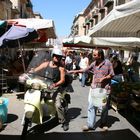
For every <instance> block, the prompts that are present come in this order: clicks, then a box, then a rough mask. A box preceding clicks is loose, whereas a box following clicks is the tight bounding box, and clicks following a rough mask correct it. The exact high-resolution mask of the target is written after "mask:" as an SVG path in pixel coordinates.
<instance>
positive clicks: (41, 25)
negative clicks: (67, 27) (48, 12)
mask: <svg viewBox="0 0 140 140" xmlns="http://www.w3.org/2000/svg"><path fill="white" fill-rule="evenodd" d="M7 22H8V24H12V25H15V26H16V25H17V26H25V27H27V28H33V29H35V30H37V31H38V32H39V34H40V36H41V37H42V41H44V42H46V41H47V39H48V38H54V39H55V38H56V33H55V26H54V22H53V20H51V19H38V18H27V19H9V20H7ZM45 35H46V36H45ZM43 37H44V38H43ZM45 37H46V39H45ZM40 42H41V40H40Z"/></svg>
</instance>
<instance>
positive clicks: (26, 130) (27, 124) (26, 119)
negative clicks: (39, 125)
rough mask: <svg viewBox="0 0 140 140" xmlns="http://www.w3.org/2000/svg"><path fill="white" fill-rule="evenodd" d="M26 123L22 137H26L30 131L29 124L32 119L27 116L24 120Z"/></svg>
mask: <svg viewBox="0 0 140 140" xmlns="http://www.w3.org/2000/svg"><path fill="white" fill-rule="evenodd" d="M24 121H25V122H24V125H23V130H22V134H21V138H22V139H24V138H25V137H26V135H27V133H28V126H29V124H30V119H28V118H26V117H25V120H24Z"/></svg>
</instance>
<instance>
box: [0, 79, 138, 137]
mask: <svg viewBox="0 0 140 140" xmlns="http://www.w3.org/2000/svg"><path fill="white" fill-rule="evenodd" d="M72 87H73V90H74V92H71V93H70V94H71V104H70V105H69V111H68V114H69V120H70V122H69V130H68V131H63V129H62V127H61V125H56V126H54V127H53V128H51V129H50V130H48V131H45V130H43V131H44V134H41V133H40V134H37V135H31V137H29V138H34V139H41V140H45V139H48V140H54V139H59V140H64V139H67V140H72V139H73V140H76V139H79V140H91V139H96V140H112V139H114V140H118V139H119V140H124V139H127V140H138V139H139V138H140V132H139V131H138V130H136V129H135V128H134V127H133V126H132V125H131V124H130V123H129V122H128V121H127V120H126V119H125V118H124V117H122V116H121V115H120V114H119V113H116V112H115V111H114V110H112V109H110V110H109V121H108V122H109V124H108V125H109V131H108V132H102V130H101V128H99V127H97V129H96V130H95V131H90V132H82V129H81V127H82V126H83V125H85V124H86V120H87V97H88V90H89V86H86V87H81V86H80V83H79V81H78V79H77V80H74V81H73V83H72ZM3 96H5V97H7V98H8V99H9V105H8V122H7V126H5V127H4V130H2V131H1V132H0V139H1V140H9V139H13V140H15V139H16V140H18V139H20V135H21V131H22V125H21V120H22V115H23V111H24V104H23V96H22V94H21V93H11V94H6V93H5V94H4V95H3ZM98 120H99V116H97V121H98Z"/></svg>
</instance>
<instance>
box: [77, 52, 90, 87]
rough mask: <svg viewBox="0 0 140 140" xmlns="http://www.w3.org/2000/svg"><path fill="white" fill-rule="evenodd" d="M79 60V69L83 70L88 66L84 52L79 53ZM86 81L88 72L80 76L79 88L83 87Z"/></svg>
mask: <svg viewBox="0 0 140 140" xmlns="http://www.w3.org/2000/svg"><path fill="white" fill-rule="evenodd" d="M80 56H81V59H80V63H79V67H80V69H85V68H87V67H88V66H89V59H88V57H87V56H86V52H81V53H80ZM87 79H88V72H86V71H85V72H82V75H81V86H82V87H85V84H86V80H87Z"/></svg>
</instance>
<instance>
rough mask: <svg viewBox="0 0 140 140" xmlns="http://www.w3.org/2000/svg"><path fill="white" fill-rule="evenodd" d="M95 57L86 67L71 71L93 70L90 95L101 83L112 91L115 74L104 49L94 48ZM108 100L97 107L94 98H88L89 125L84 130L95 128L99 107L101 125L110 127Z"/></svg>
mask: <svg viewBox="0 0 140 140" xmlns="http://www.w3.org/2000/svg"><path fill="white" fill-rule="evenodd" d="M93 58H94V62H92V63H91V64H90V65H89V66H88V67H87V68H86V69H82V70H75V71H69V73H81V72H86V71H89V70H90V71H92V72H93V80H92V83H91V87H90V90H89V96H90V95H91V94H92V92H94V89H96V88H97V87H98V85H100V87H101V88H104V89H106V90H108V91H110V90H111V89H110V85H111V78H112V77H113V76H114V70H113V66H112V63H111V62H110V61H109V60H108V59H105V58H104V52H103V50H102V49H94V50H93ZM93 94H94V93H93ZM108 101H109V98H107V99H106V104H104V106H100V107H97V106H95V105H94V104H93V101H92V100H88V114H87V115H88V116H87V117H88V118H87V125H85V126H83V127H82V130H83V131H89V130H94V129H95V124H96V111H97V109H100V110H101V124H100V127H102V128H103V130H107V129H108V127H107V118H108V107H109V106H108Z"/></svg>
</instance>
